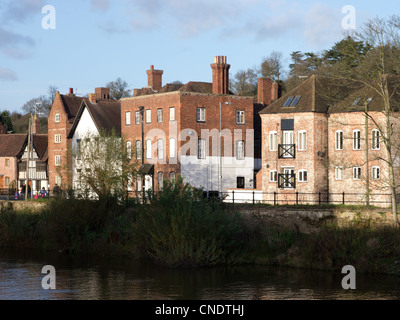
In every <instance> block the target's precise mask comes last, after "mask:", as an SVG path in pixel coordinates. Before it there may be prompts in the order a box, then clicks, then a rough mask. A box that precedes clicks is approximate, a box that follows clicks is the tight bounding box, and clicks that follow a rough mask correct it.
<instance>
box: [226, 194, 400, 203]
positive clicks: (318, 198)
mask: <svg viewBox="0 0 400 320" xmlns="http://www.w3.org/2000/svg"><path fill="white" fill-rule="evenodd" d="M396 197H397V202H399V201H400V194H398V195H397V196H396ZM224 202H225V203H233V204H238V203H250V204H269V205H285V204H287V205H322V204H333V205H367V204H369V205H371V206H377V207H390V206H391V194H389V193H374V194H370V195H369V201H368V203H367V196H366V194H362V193H351V192H341V193H331V192H330V193H327V192H318V193H306V192H297V191H293V192H290V191H282V192H263V191H261V190H228V191H227V192H226V193H225V197H224Z"/></svg>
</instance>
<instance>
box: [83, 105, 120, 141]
mask: <svg viewBox="0 0 400 320" xmlns="http://www.w3.org/2000/svg"><path fill="white" fill-rule="evenodd" d="M85 103H86V105H87V107H88V109H89V112H90V114H91V115H92V117H93V120H94V122H95V124H96V125H97V128H98V129H106V130H108V131H111V130H112V129H114V130H115V131H116V133H117V134H118V135H121V103H120V102H116V101H113V102H111V101H101V102H97V103H90V102H88V101H86V102H85Z"/></svg>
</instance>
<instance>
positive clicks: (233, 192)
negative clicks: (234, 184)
mask: <svg viewBox="0 0 400 320" xmlns="http://www.w3.org/2000/svg"><path fill="white" fill-rule="evenodd" d="M232 203H233V204H235V190H232Z"/></svg>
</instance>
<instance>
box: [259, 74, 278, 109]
mask: <svg viewBox="0 0 400 320" xmlns="http://www.w3.org/2000/svg"><path fill="white" fill-rule="evenodd" d="M257 86H258V88H257V91H258V97H257V102H258V103H263V104H265V105H270V104H271V103H272V102H274V101H275V100H277V99H279V94H280V93H279V84H278V83H276V82H272V80H271V79H270V78H258V79H257Z"/></svg>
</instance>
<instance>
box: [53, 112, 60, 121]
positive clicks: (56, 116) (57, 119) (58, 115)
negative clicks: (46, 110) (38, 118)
mask: <svg viewBox="0 0 400 320" xmlns="http://www.w3.org/2000/svg"><path fill="white" fill-rule="evenodd" d="M54 121H55V122H60V114H59V113H56V115H55V119H54Z"/></svg>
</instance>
